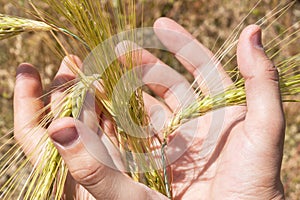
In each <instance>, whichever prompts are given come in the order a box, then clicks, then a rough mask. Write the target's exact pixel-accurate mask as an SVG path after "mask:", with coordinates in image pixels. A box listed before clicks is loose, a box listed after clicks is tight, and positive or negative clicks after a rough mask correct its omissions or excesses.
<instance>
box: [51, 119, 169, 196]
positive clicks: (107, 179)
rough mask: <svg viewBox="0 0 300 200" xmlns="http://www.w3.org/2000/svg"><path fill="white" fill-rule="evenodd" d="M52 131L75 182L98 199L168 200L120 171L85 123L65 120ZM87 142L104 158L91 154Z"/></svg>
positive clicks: (52, 127) (56, 144) (56, 123)
mask: <svg viewBox="0 0 300 200" xmlns="http://www.w3.org/2000/svg"><path fill="white" fill-rule="evenodd" d="M48 132H49V136H50V138H51V139H52V140H53V143H54V145H55V146H56V148H57V149H58V151H59V153H60V155H61V156H62V158H63V160H64V161H65V163H66V165H67V167H68V169H69V171H70V174H71V175H72V177H73V178H74V180H75V181H76V182H77V183H79V184H80V185H82V186H83V187H85V188H86V189H87V190H88V191H89V192H90V193H91V194H92V195H93V196H94V197H95V198H96V199H126V200H127V199H130V200H135V199H164V197H163V195H161V194H159V193H157V192H155V191H153V190H151V189H149V188H148V187H146V186H144V185H142V184H140V183H137V182H134V181H133V180H132V179H130V178H129V177H127V176H125V175H124V174H123V173H121V172H120V171H119V170H117V167H115V166H114V162H113V161H112V159H111V156H110V152H109V151H108V149H107V147H106V145H105V144H103V142H99V141H101V140H100V139H96V140H95V139H93V137H90V136H91V135H94V136H96V137H98V138H99V136H97V134H95V133H94V132H92V131H91V130H90V129H89V128H87V127H86V126H84V124H82V123H81V122H79V121H77V120H75V119H73V118H62V119H59V120H56V121H54V122H53V123H52V124H51V125H50V127H49V129H48ZM87 141H88V142H89V144H88V146H89V147H92V148H93V149H92V151H95V150H97V151H98V154H99V155H100V156H99V155H97V156H96V157H95V156H93V155H92V154H91V153H90V152H89V151H88V149H87V147H86V144H85V143H86V142H87Z"/></svg>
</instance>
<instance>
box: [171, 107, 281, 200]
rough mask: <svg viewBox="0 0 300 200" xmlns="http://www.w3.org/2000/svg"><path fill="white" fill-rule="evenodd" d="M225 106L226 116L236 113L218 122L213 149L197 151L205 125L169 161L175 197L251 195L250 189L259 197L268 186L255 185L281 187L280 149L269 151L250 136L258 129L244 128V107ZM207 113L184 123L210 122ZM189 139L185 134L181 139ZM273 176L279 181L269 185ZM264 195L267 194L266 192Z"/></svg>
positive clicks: (199, 148)
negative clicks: (180, 153)
mask: <svg viewBox="0 0 300 200" xmlns="http://www.w3.org/2000/svg"><path fill="white" fill-rule="evenodd" d="M225 110H226V112H227V114H228V115H229V116H236V117H235V118H226V119H224V123H223V122H220V123H223V128H222V130H220V133H219V138H218V142H217V144H216V146H215V148H214V146H211V147H208V148H210V149H211V150H212V151H211V152H210V153H209V154H208V155H204V156H200V155H201V153H200V152H201V151H205V149H203V148H202V147H203V142H204V141H205V138H206V137H207V128H208V127H202V128H203V130H204V132H203V131H201V130H199V131H198V132H197V133H196V137H197V134H199V135H198V138H197V139H195V140H194V141H193V142H192V143H190V145H191V146H190V147H189V148H188V149H187V150H186V152H185V153H184V154H183V155H182V157H180V158H179V159H178V160H177V161H176V162H174V164H173V165H172V170H173V188H174V191H173V192H174V196H175V197H176V199H183V198H184V199H196V198H197V199H233V198H234V197H240V198H242V197H244V198H245V197H247V198H251V194H252V195H253V193H254V194H256V195H257V194H260V195H261V197H262V195H264V192H266V195H268V193H267V190H266V191H264V190H265V188H261V190H257V189H255V188H256V187H257V186H265V187H266V188H267V187H270V188H273V189H278V188H280V181H279V174H278V173H279V170H280V165H278V162H279V163H280V160H281V156H282V155H281V153H280V151H278V152H276V151H275V152H274V151H273V152H272V151H271V149H268V148H267V147H266V146H265V145H263V146H262V145H261V144H259V142H258V143H257V142H256V141H255V140H254V139H253V136H255V135H256V134H260V132H255V131H253V130H251V127H249V128H248V127H247V128H245V127H246V126H247V123H249V122H247V121H246V120H245V111H246V108H245V107H228V108H226V109H225ZM210 116H211V114H208V116H204V117H200V118H198V120H197V122H191V125H186V126H188V127H189V128H190V126H193V125H195V123H197V124H198V126H199V125H200V128H201V125H204V126H205V125H207V124H209V123H210V122H208V121H210V120H209V118H210ZM250 123H251V122H250ZM214 125H215V124H214ZM262 128H263V127H262ZM182 131H184V130H182ZM272 131H280V130H270V134H271V133H272ZM177 134H180V133H177ZM215 134H218V133H215ZM249 134H251V135H249ZM199 136H200V137H199ZM192 139H193V138H191V137H189V136H188V137H186V138H185V139H184V141H192ZM213 148H214V149H213ZM262 156H263V157H262ZM274 168H275V172H278V173H270V172H271V171H270V170H271V169H272V172H274ZM274 179H278V180H277V182H278V185H272V184H273V183H274ZM269 184H270V185H269ZM254 190H255V191H254ZM218 195H220V196H218ZM252 197H254V196H252ZM267 198H269V197H268V196H266V199H267Z"/></svg>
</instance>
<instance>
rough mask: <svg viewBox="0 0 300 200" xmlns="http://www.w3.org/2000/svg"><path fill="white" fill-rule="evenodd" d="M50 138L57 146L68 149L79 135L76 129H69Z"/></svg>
mask: <svg viewBox="0 0 300 200" xmlns="http://www.w3.org/2000/svg"><path fill="white" fill-rule="evenodd" d="M50 137H51V139H52V140H53V141H54V142H56V143H58V144H59V145H61V146H63V147H68V146H71V145H72V144H73V143H74V142H75V141H77V139H78V138H79V135H78V133H77V130H76V128H74V127H70V128H65V129H62V130H60V131H58V132H56V133H53V134H52V135H51V136H50Z"/></svg>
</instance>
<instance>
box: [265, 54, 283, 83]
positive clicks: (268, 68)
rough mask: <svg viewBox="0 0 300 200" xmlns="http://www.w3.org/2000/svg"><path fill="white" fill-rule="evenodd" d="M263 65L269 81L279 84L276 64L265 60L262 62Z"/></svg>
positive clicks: (267, 59)
mask: <svg viewBox="0 0 300 200" xmlns="http://www.w3.org/2000/svg"><path fill="white" fill-rule="evenodd" d="M262 65H263V67H264V69H265V73H266V74H265V75H266V77H267V78H268V79H270V80H272V81H275V82H278V81H279V73H278V69H277V67H276V66H275V65H274V63H273V62H272V61H271V60H270V59H269V58H267V57H266V58H265V59H264V60H263V61H262Z"/></svg>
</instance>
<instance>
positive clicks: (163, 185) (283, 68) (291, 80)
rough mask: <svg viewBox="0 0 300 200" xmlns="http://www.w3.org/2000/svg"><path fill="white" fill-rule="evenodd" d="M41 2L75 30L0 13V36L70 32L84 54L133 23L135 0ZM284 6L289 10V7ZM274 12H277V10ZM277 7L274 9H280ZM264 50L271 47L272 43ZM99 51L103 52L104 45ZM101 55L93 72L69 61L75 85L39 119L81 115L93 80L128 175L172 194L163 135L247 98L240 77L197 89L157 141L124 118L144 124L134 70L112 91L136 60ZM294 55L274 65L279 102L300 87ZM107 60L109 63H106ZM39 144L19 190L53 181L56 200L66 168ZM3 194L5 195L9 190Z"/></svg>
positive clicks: (48, 189) (10, 185)
mask: <svg viewBox="0 0 300 200" xmlns="http://www.w3.org/2000/svg"><path fill="white" fill-rule="evenodd" d="M44 2H45V3H47V4H48V5H49V6H50V7H51V8H52V9H53V10H55V11H56V12H57V13H59V14H60V15H62V16H64V17H65V18H66V20H67V21H68V22H69V23H70V24H72V25H73V26H74V27H75V29H76V31H77V32H75V33H73V32H71V31H69V30H68V29H67V27H65V26H64V25H63V24H60V22H58V21H55V19H54V17H53V18H51V15H48V16H46V18H45V19H43V20H42V21H46V22H47V23H45V22H41V21H34V20H28V19H23V18H18V17H11V16H7V15H0V39H4V38H8V37H11V36H14V35H16V34H19V33H21V32H28V31H52V30H60V31H61V32H64V33H67V34H68V35H71V36H73V37H74V36H75V38H76V39H77V40H78V41H81V42H83V43H84V44H85V47H86V49H84V50H83V54H85V53H86V52H88V51H89V50H90V49H93V48H95V47H96V46H97V45H98V44H99V43H101V42H103V41H104V40H105V39H107V38H109V37H111V36H112V35H114V34H115V33H117V32H119V31H122V30H125V29H126V28H134V27H135V23H136V22H135V18H136V16H135V14H134V13H135V12H134V11H135V10H134V9H135V1H133V0H128V2H127V1H126V2H127V4H126V3H122V2H120V1H114V3H112V2H107V3H106V4H104V5H103V4H102V3H100V1H93V0H68V1H67V0H64V1H57V0H44ZM125 4H126V5H125ZM124 8H128V10H129V11H126V10H125V9H124ZM286 9H288V6H287V7H286ZM109 11H113V12H112V16H113V19H114V21H111V20H110V17H111V15H109V13H108V12H109ZM279 11H280V12H282V10H279ZM279 11H278V13H280V12H279ZM38 14H39V13H38ZM107 22H109V23H107ZM262 23H263V22H262ZM47 24H55V25H56V26H57V27H63V28H59V29H56V28H53V27H55V26H52V25H51V26H50V25H47ZM239 29H241V27H238V28H237V30H239ZM237 30H236V31H235V33H234V34H233V35H232V37H230V38H229V39H228V41H227V44H228V45H227V47H226V45H224V48H221V50H220V52H218V53H217V59H219V60H222V58H223V57H224V56H225V55H226V54H227V53H228V52H229V50H230V49H232V48H233V47H234V45H235V44H236V43H237V42H236V41H235V38H236V37H237V35H238V33H237V32H238V31H237ZM127 39H129V40H133V41H134V40H135V36H134V35H132V36H130V38H127ZM290 41H292V39H290ZM115 45H116V44H111V49H110V50H108V51H111V52H113V51H114V47H115ZM228 46H229V47H228ZM269 49H274V46H273V47H270V48H269ZM105 50H107V49H105ZM103 52H105V51H104V50H103ZM106 53H107V52H106ZM107 54H109V53H107ZM276 54H277V52H276V53H274V56H275V55H276ZM105 56H106V55H105V54H104V56H103V57H101V58H99V60H97V61H96V63H95V64H96V65H95V66H94V68H93V70H94V71H93V72H94V74H95V75H94V76H86V75H85V74H83V73H82V72H79V71H78V70H76V69H75V68H76V67H74V65H70V68H71V69H72V71H74V72H75V73H76V74H78V76H79V81H78V82H77V83H76V84H75V85H74V86H71V87H69V88H68V89H67V91H66V92H65V94H64V95H65V96H64V97H62V99H60V100H58V102H59V103H58V104H57V108H56V110H54V111H52V113H50V114H49V115H47V116H46V119H45V120H44V121H42V123H43V124H48V123H49V122H51V121H52V120H53V119H55V118H60V117H67V116H72V117H74V118H77V117H78V116H79V115H80V111H81V107H82V105H83V101H84V98H85V96H86V93H87V91H88V90H89V88H90V87H93V86H92V85H93V84H92V83H93V82H94V81H97V82H98V83H99V84H101V85H102V86H103V88H104V90H105V92H104V93H102V92H101V93H100V92H98V91H97V88H94V89H96V103H97V104H98V105H100V106H103V107H104V108H105V111H106V113H107V114H108V115H110V116H111V117H112V118H113V120H114V121H115V122H116V124H117V126H116V127H115V129H116V130H117V133H116V138H117V139H118V143H119V144H120V145H119V146H118V145H117V144H116V146H118V148H119V149H120V152H121V155H122V157H123V160H124V162H125V166H126V167H127V169H128V170H129V175H130V176H131V177H132V178H133V179H134V180H136V181H139V182H142V183H144V184H145V185H147V186H149V187H150V188H152V189H154V190H157V191H159V192H161V193H162V194H165V195H166V196H168V197H169V198H172V192H171V189H172V188H171V183H169V178H168V174H167V170H166V169H167V166H166V165H167V163H166V159H167V157H166V155H165V154H164V150H165V148H167V147H168V146H167V142H166V141H167V140H166V138H167V136H169V135H170V134H172V133H173V132H174V131H175V130H176V129H177V128H178V127H179V126H180V125H182V124H183V123H186V122H188V121H190V120H192V119H194V118H196V117H199V116H202V115H205V114H206V113H208V112H210V111H212V110H215V109H218V108H222V107H225V106H234V105H244V104H245V100H246V97H245V91H244V81H243V80H239V81H237V82H235V84H234V86H232V87H230V88H227V89H226V90H225V91H224V92H223V93H220V94H217V95H214V96H209V95H203V94H201V93H200V92H199V93H197V96H198V98H197V100H196V101H194V102H193V103H192V104H191V105H187V106H186V107H184V109H182V110H179V111H178V112H176V113H175V114H174V116H173V118H172V119H171V120H170V123H168V124H167V125H166V126H165V129H164V132H163V135H164V140H163V141H160V140H158V139H156V138H151V137H150V139H149V135H150V133H151V130H149V129H141V128H133V127H131V126H128V124H130V123H132V121H128V119H131V118H133V121H134V122H135V123H136V124H138V125H139V127H144V126H145V125H147V124H149V119H148V116H147V115H146V114H145V110H144V104H143V98H142V90H141V89H138V90H136V89H135V88H134V87H133V85H134V84H135V83H136V81H138V80H136V78H137V77H135V75H136V74H133V75H132V76H131V77H130V79H129V81H126V82H124V85H123V86H122V87H120V88H117V90H116V85H117V83H118V82H119V80H120V79H121V78H122V77H123V75H124V74H126V73H127V72H128V71H130V70H131V69H132V68H133V66H135V65H138V64H139V63H138V62H139V61H136V62H134V61H132V55H127V56H126V61H127V64H128V66H126V67H120V64H119V63H118V62H114V63H106V62H105V59H106V58H105ZM140 59H141V58H140ZM232 59H233V58H232ZM299 60H300V59H299V54H298V55H295V56H294V57H292V58H289V59H287V60H284V61H283V62H281V63H279V64H278V68H279V70H280V77H281V82H280V88H281V93H282V95H283V97H284V99H283V100H284V101H296V99H293V98H292V97H290V95H293V94H299V92H300V89H299V88H300V81H299V80H300V79H299V78H300V77H299V74H298V75H294V74H293V73H291V70H293V69H297V68H298V67H299ZM107 64H109V65H110V66H109V67H107ZM225 65H227V64H225ZM236 73H237V70H236V69H234V70H233V74H236ZM100 79H101V81H100ZM114 92H116V94H117V95H118V96H119V97H120V98H115V99H114V98H113V93H114ZM132 94H133V95H132ZM128 95H132V96H131V98H130V101H129V103H128V98H127V96H128ZM127 110H129V112H126V111H127ZM139 134H140V135H144V136H147V137H145V138H147V139H144V138H136V137H133V136H132V135H139ZM157 144H159V145H160V146H161V155H156V154H155V155H153V157H150V158H148V159H149V160H148V159H146V158H145V157H143V156H137V155H138V153H151V152H152V150H153V146H155V145H157ZM40 145H41V146H43V147H44V152H43V155H42V157H41V158H40V160H39V162H38V163H37V164H36V165H35V169H34V172H33V173H32V174H31V175H30V176H29V178H28V180H27V181H26V184H25V185H26V186H24V187H23V190H22V191H25V190H26V192H24V193H25V197H24V199H49V198H50V197H51V196H52V195H53V194H52V193H53V187H54V184H56V185H57V191H56V194H55V199H60V198H61V196H62V194H63V188H64V182H65V179H66V174H67V168H66V166H65V165H64V163H63V161H62V159H61V157H60V156H59V154H58V152H57V150H56V149H55V147H54V145H53V144H52V143H51V141H50V140H49V139H48V138H47V137H46V138H44V139H43V140H42V141H41V144H40ZM19 150H20V149H19ZM16 155H17V154H16ZM150 155H151V154H150ZM157 156H161V161H159V162H158V161H157V159H156V158H155V157H157ZM8 158H9V159H5V160H4V161H3V162H4V163H7V162H8V161H9V160H10V157H8ZM49 158H50V159H49ZM29 160H30V156H29V158H27V159H26V162H24V163H23V164H22V165H21V167H20V168H19V169H20V170H21V169H22V168H23V167H24V166H25V163H26V164H27V163H28V162H29ZM1 161H2V158H1ZM16 162H17V160H16ZM3 167H4V166H3ZM159 167H161V168H162V170H157V169H158V168H159ZM0 168H1V165H0ZM4 168H5V167H4ZM140 170H145V171H146V172H144V173H138V172H139V171H140ZM18 171H19V170H18ZM4 173H5V170H3V171H2V170H0V175H1V174H4ZM21 177H22V176H21ZM20 179H21V178H20ZM17 181H18V179H17V178H16V179H15V180H14V179H10V180H9V181H8V182H7V184H5V185H4V186H2V187H1V189H0V191H3V192H4V194H7V193H8V192H7V191H10V192H12V193H13V192H14V191H15V189H14V186H16V185H17V183H16V182H17ZM19 181H20V180H19ZM36 186H38V187H36ZM22 193H23V192H22ZM22 193H21V194H22ZM21 194H20V195H19V198H21ZM4 197H5V198H9V195H6V196H4Z"/></svg>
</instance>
